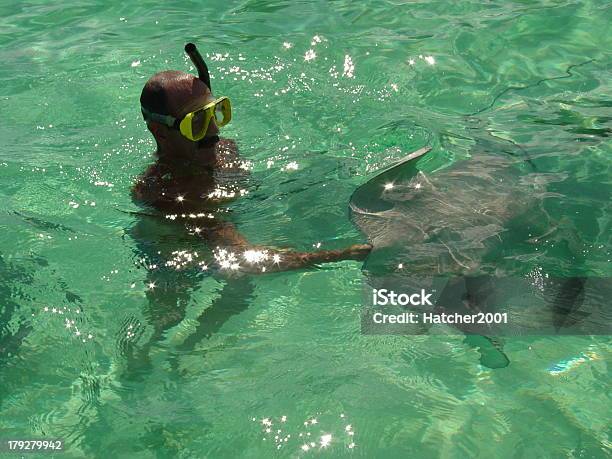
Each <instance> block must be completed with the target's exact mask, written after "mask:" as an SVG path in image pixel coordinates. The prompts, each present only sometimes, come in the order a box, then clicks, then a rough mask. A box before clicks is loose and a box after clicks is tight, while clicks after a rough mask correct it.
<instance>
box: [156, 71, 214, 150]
mask: <svg viewBox="0 0 612 459" xmlns="http://www.w3.org/2000/svg"><path fill="white" fill-rule="evenodd" d="M168 93H169V94H168V98H169V101H168V108H169V111H170V115H172V116H173V117H175V118H176V119H179V120H180V119H183V117H184V116H185V115H186V114H187V113H190V112H192V111H194V110H196V109H198V108H201V107H203V106H204V105H206V104H207V103H209V102H212V101H213V100H214V98H213V96H212V94H211V92H210V90H209V89H208V87H207V86H206V85H205V84H204V83H203V82H202V81H201V80H200V79H199V78H196V77H195V76H193V75H191V78H189V79H185V80H181V81H179V82H177V84H176V85H175V86H173V87H172V88H170V90H169V91H168ZM153 134H154V135H155V137H156V139H157V141H158V143H159V144H160V146H161V147H162V149H163V150H164V152H165V153H166V154H168V155H170V156H171V157H172V158H177V159H179V158H183V159H189V158H194V157H196V156H197V155H201V154H202V153H204V152H205V151H210V149H211V148H213V147H214V143H215V140H216V139H217V135H218V134H219V128H218V127H217V125H216V124H215V123H214V120H211V122H210V124H209V125H208V130H207V131H206V136H205V137H204V138H203V139H202V140H200V141H197V142H194V141H192V140H189V139H187V138H185V137H183V135H182V134H181V133H180V131H178V130H177V129H171V128H168V127H166V126H162V125H156V127H155V130H153Z"/></svg>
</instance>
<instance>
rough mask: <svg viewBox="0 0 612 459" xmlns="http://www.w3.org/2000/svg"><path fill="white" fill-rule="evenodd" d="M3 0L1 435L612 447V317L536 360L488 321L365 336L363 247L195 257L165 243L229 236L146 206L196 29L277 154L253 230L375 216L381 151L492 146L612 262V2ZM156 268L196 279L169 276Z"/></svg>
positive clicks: (211, 451) (562, 452)
mask: <svg viewBox="0 0 612 459" xmlns="http://www.w3.org/2000/svg"><path fill="white" fill-rule="evenodd" d="M0 11H1V12H2V15H1V18H0V45H1V47H0V57H1V61H2V63H3V65H2V66H1V67H0V82H1V84H0V112H1V113H2V123H0V142H1V143H0V145H1V147H0V174H1V177H2V182H1V184H0V198H1V199H0V214H1V215H2V217H1V219H0V227H1V228H2V232H1V233H0V438H1V439H9V438H21V439H26V438H43V437H45V438H62V439H64V441H65V447H66V452H64V453H61V454H60V453H57V454H55V457H125V458H148V457H184V458H187V457H189V458H191V457H198V458H199V457H210V458H218V457H228V458H234V457H253V458H255V457H258V458H259V457H309V456H323V457H365V458H371V457H419V458H430V457H431V458H433V457H442V458H464V457H517V458H518V457H521V458H522V457H526V458H531V457H550V458H559V457H609V455H610V454H611V449H612V443H611V441H612V440H611V439H610V423H609V413H610V407H611V403H610V399H609V393H610V384H609V382H610V373H609V368H608V361H609V358H610V354H611V347H610V340H609V337H605V336H592V337H591V336H582V337H529V338H508V339H506V343H505V352H506V354H507V355H508V357H509V358H510V361H511V364H510V365H509V366H508V367H507V368H504V369H498V370H491V369H487V368H485V367H483V366H481V365H480V364H479V355H478V352H477V351H476V350H475V349H473V348H470V347H468V346H466V345H465V344H464V342H463V338H462V337H461V336H411V337H402V336H363V335H361V333H360V322H359V312H360V310H361V306H362V296H361V295H362V291H361V289H362V272H361V269H360V268H361V264H360V263H358V262H353V261H346V262H341V263H336V264H331V265H326V266H324V267H322V268H321V269H316V270H309V271H299V272H291V273H280V274H271V275H264V276H256V277H244V278H239V279H233V280H227V279H224V278H222V277H218V276H210V275H209V276H197V277H196V276H193V275H192V274H190V273H184V275H183V274H181V273H177V274H175V275H174V276H173V277H172V278H170V279H169V278H167V277H164V276H163V275H162V274H161V272H160V273H159V274H158V272H157V271H156V270H155V268H153V267H151V263H150V262H149V261H148V259H147V260H145V261H143V258H147V256H148V254H150V253H151V252H153V253H156V252H157V251H159V252H160V254H159V255H160V258H161V259H166V260H167V259H169V258H172V257H176V256H177V254H176V253H175V254H173V252H175V251H182V250H184V251H187V252H189V253H192V252H193V251H198V250H201V251H203V252H204V251H205V248H202V247H201V246H200V245H199V244H198V242H197V239H195V238H193V237H190V236H188V235H182V234H176V232H174V230H172V229H168V228H167V227H166V226H165V224H164V223H157V222H152V221H149V220H147V221H143V219H142V218H139V217H138V216H137V215H133V214H129V213H126V212H125V211H135V210H138V209H137V208H136V207H135V206H134V204H132V202H131V200H130V196H129V189H130V186H131V184H132V183H133V181H134V179H135V178H136V176H137V175H138V174H139V173H141V171H142V170H143V169H144V168H145V167H146V165H148V164H149V163H150V162H151V161H152V152H153V149H154V145H153V141H152V138H151V137H150V135H149V133H148V132H147V131H146V127H145V125H144V123H143V121H142V119H141V116H140V113H139V107H138V97H139V95H140V90H141V88H142V85H143V84H144V82H145V81H146V79H147V78H148V77H149V76H151V75H152V74H153V73H155V72H157V71H160V70H164V69H168V68H171V69H180V70H189V69H190V62H189V61H188V59H187V58H186V57H185V56H184V54H183V51H182V49H183V46H184V44H185V43H186V42H187V41H192V40H193V41H195V42H196V43H198V45H199V46H200V48H201V49H202V51H203V52H205V53H206V56H207V57H206V59H207V62H208V64H209V68H210V70H211V73H212V76H213V80H212V83H213V88H214V89H215V92H216V94H217V95H227V96H229V97H230V98H231V99H232V101H233V104H234V119H233V121H232V123H231V124H230V125H229V126H228V127H227V128H225V129H224V131H223V135H224V136H226V137H229V138H233V139H235V140H236V142H237V143H238V145H239V148H240V151H241V154H242V155H243V157H244V158H245V159H246V160H248V161H249V165H250V168H251V181H250V183H249V185H248V186H249V191H250V193H249V194H248V195H247V196H245V197H243V198H241V199H239V200H238V201H236V202H235V203H234V204H232V205H231V206H230V209H231V212H230V214H229V217H228V218H230V219H231V220H232V221H233V222H234V223H235V224H236V225H237V227H238V229H239V230H240V231H241V232H242V233H243V234H244V235H245V236H246V237H247V238H248V239H249V240H251V241H252V242H254V243H257V244H263V245H274V246H286V247H295V248H298V249H301V250H313V245H315V244H318V243H321V247H322V248H339V247H343V246H345V245H347V244H351V243H357V242H362V241H363V236H362V235H361V234H360V233H359V232H358V231H357V230H356V229H355V228H354V227H353V225H352V224H351V222H350V221H349V219H348V217H347V203H348V199H349V197H350V195H351V193H352V191H353V190H354V189H355V188H356V187H357V186H359V185H360V184H361V183H364V181H365V179H366V178H367V177H368V176H369V174H371V172H372V171H374V170H376V169H378V168H380V167H382V166H384V165H385V164H388V163H389V162H390V161H392V160H394V159H398V158H400V157H402V156H403V154H405V153H407V152H409V151H412V150H415V149H417V148H419V147H421V146H423V145H426V144H428V145H431V146H432V147H433V148H434V150H433V154H434V156H433V157H432V158H433V159H431V160H430V162H428V163H427V164H426V165H427V167H429V169H430V170H433V169H435V168H438V167H443V166H444V165H447V164H450V163H451V162H453V161H456V160H459V159H465V158H469V157H470V155H471V152H473V151H476V150H483V149H484V150H486V151H488V152H494V153H498V154H499V155H513V156H521V155H529V157H531V158H532V159H533V161H534V162H535V163H537V165H538V167H539V168H540V170H542V171H543V173H544V174H546V181H547V183H548V184H549V188H550V192H551V193H552V196H553V197H554V198H555V199H552V200H551V201H550V208H549V209H548V211H549V212H551V213H552V214H553V215H555V216H556V217H557V218H558V219H561V220H562V221H563V222H564V224H565V225H569V226H571V227H572V228H575V229H576V230H577V231H578V232H579V233H580V234H581V240H580V241H579V244H580V247H581V250H582V256H583V258H584V266H586V268H585V269H587V271H588V273H587V274H589V275H594V276H608V277H609V276H610V274H611V270H610V260H611V258H612V257H611V254H610V247H611V244H610V236H611V232H610V225H611V218H612V208H611V207H610V202H611V201H610V176H611V175H610V172H611V170H610V169H611V166H610V154H611V153H612V144H611V142H610V135H611V134H612V116H611V107H612V98H611V93H612V91H611V89H612V88H611V86H610V76H611V73H610V70H611V68H610V65H611V55H610V41H611V38H610V37H611V36H612V34H611V30H610V23H612V14H611V11H610V7H609V4H608V3H607V2H604V1H591V2H580V3H577V2H564V1H548V2H538V3H535V2H522V1H516V2H502V1H494V2H487V3H482V2H456V3H448V2H427V3H418V2H415V3H409V2H402V1H387V2H382V1H381V2H351V1H346V0H343V1H300V2H297V1H263V0H250V1H249V0H244V1H223V2H221V1H207V2H181V3H177V4H173V5H170V4H169V5H163V4H161V3H160V2H155V3H152V2H151V3H147V2H138V3H126V2H110V1H109V2H84V1H82V2H62V3H57V4H50V3H48V2H20V3H9V2H3V3H2V4H0ZM143 227H144V229H146V230H147V231H150V232H147V233H145V234H157V235H158V236H157V239H153V238H152V239H151V240H149V241H145V242H144V243H143V240H142V238H141V239H140V242H136V239H135V237H134V234H142V233H139V231H140V230H142V229H143ZM143 246H145V249H143ZM143 250H144V251H145V252H146V253H143ZM147 250H148V252H147ZM179 255H180V254H179ZM568 269H570V268H569V267H568ZM156 276H158V277H156ZM150 282H156V283H157V286H164V285H167V284H168V282H171V283H172V286H173V287H172V288H168V289H167V294H166V295H165V297H164V298H163V300H160V301H159V302H156V301H153V300H151V298H152V296H151V292H150V288H149V283H150ZM156 288H157V287H156ZM160 295H161V296H164V295H163V293H160ZM606 413H607V414H606ZM3 454H7V456H6V457H14V456H13V455H9V454H8V453H3V452H0V455H3ZM2 457H4V456H2Z"/></svg>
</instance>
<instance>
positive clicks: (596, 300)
mask: <svg viewBox="0 0 612 459" xmlns="http://www.w3.org/2000/svg"><path fill="white" fill-rule="evenodd" d="M429 152H430V148H427V147H426V148H422V149H420V150H418V151H415V152H414V153H411V154H410V155H408V156H406V157H405V158H404V159H402V160H401V161H399V162H398V163H397V164H395V165H393V166H391V167H390V168H388V169H387V170H384V171H382V172H380V173H379V174H378V175H377V176H375V177H374V178H373V179H371V180H369V181H368V182H367V183H365V184H364V185H362V186H361V187H359V188H358V189H357V190H356V191H355V192H354V193H353V195H352V196H351V200H350V205H349V211H350V214H351V219H352V221H353V223H354V224H355V225H356V226H357V227H358V228H359V229H360V230H361V231H362V232H363V233H364V234H365V235H366V237H367V238H368V240H369V242H370V243H371V244H372V245H373V250H372V252H371V254H370V255H369V256H368V258H367V259H366V261H365V263H364V266H363V272H364V274H365V279H366V289H387V290H388V291H390V290H393V291H395V292H397V293H400V292H402V293H412V292H418V291H420V289H425V290H426V291H428V292H432V296H433V304H434V305H433V308H432V307H429V309H428V311H429V312H431V311H434V312H436V313H460V314H467V313H470V314H473V313H476V312H484V313H496V312H498V313H499V312H506V313H507V315H508V317H509V323H506V324H497V325H496V324H487V325H474V324H471V325H468V324H462V325H455V328H454V330H455V331H456V332H457V331H458V332H463V333H466V334H467V337H466V341H467V342H468V343H469V344H472V345H473V346H475V347H477V348H479V350H480V352H481V363H483V364H484V365H486V366H488V367H493V368H498V367H504V366H506V365H508V363H509V360H508V358H507V357H506V356H505V354H504V353H503V350H502V348H501V345H500V344H499V343H498V342H496V340H495V339H492V338H485V337H486V336H501V335H509V334H515V335H529V334H531V335H533V334H559V333H564V332H565V333H569V334H576V333H578V334H580V331H578V332H577V331H576V330H578V329H577V328H576V327H583V328H584V327H585V321H586V328H588V327H589V326H591V327H592V326H593V324H594V323H601V322H599V321H601V320H606V319H605V317H603V316H604V315H606V312H605V311H603V310H602V308H603V306H602V305H604V304H605V303H606V301H605V298H603V297H601V294H600V293H598V292H600V290H597V289H590V290H589V292H590V293H589V294H588V295H587V294H586V292H587V290H586V288H585V285H586V284H587V280H588V279H587V278H586V277H582V276H580V275H578V276H568V275H567V274H566V273H567V270H568V267H571V266H572V264H573V265H576V263H577V258H576V256H575V254H576V252H577V251H579V250H578V249H579V247H580V240H579V237H578V235H577V232H575V231H573V230H572V228H571V225H564V224H562V222H558V221H554V220H553V219H552V218H551V217H550V215H549V214H548V213H547V212H546V210H545V206H544V205H543V203H544V200H545V199H546V198H547V197H551V194H550V193H548V192H547V190H546V181H547V180H550V179H551V174H539V173H537V172H535V171H533V170H529V169H530V168H531V166H529V165H528V164H526V162H525V161H523V160H521V159H518V158H515V157H507V156H500V155H495V154H492V153H489V152H487V151H480V152H474V154H473V155H472V157H471V158H469V159H466V160H460V161H456V162H455V163H453V164H452V165H450V166H448V167H446V168H444V169H442V170H439V171H436V172H434V173H431V174H425V173H423V172H422V171H420V170H419V167H418V165H419V162H420V161H421V159H420V158H423V157H424V156H426V155H427V154H428V153H429ZM544 238H545V240H546V244H547V245H546V248H547V249H546V250H544V248H543V245H542V243H543V241H544ZM578 261H579V260H578ZM608 284H609V283H608ZM598 295H599V297H598ZM587 297H588V298H589V302H590V303H591V304H596V305H597V307H596V308H595V309H598V310H597V311H596V313H595V314H593V311H591V312H590V313H588V314H587V313H585V312H584V311H583V310H582V308H581V306H583V303H584V300H585V298H587ZM368 307H369V306H368ZM411 308H413V309H415V307H412V306H411ZM416 309H418V308H416ZM367 310H368V308H366V312H367ZM426 310H427V307H423V308H422V309H421V312H425V311H426ZM598 314H599V315H598ZM366 322H367V321H366ZM366 322H362V326H363V325H364V324H365V325H367V327H368V330H364V331H365V332H370V333H389V332H391V333H394V332H395V333H404V334H406V333H407V334H412V333H423V332H427V330H428V328H429V327H424V325H423V324H417V325H413V326H411V327H407V326H406V325H397V326H396V327H390V326H389V325H388V324H385V325H380V326H378V328H377V326H376V325H375V324H373V323H371V322H367V323H366ZM607 323H610V322H609V320H608V322H607ZM576 324H578V325H576ZM572 326H573V327H574V328H572ZM381 327H382V328H381ZM451 331H452V330H451ZM608 331H609V330H608ZM600 332H602V333H605V332H606V330H600ZM583 333H584V332H583Z"/></svg>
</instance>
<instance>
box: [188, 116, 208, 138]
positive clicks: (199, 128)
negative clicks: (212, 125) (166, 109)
mask: <svg viewBox="0 0 612 459" xmlns="http://www.w3.org/2000/svg"><path fill="white" fill-rule="evenodd" d="M206 118H207V116H206V112H205V111H204V110H198V111H197V112H195V113H194V114H193V118H192V119H191V132H192V133H193V135H194V137H199V136H200V135H202V134H203V132H204V127H205V125H206Z"/></svg>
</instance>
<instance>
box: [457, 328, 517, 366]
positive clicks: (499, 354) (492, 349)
mask: <svg viewBox="0 0 612 459" xmlns="http://www.w3.org/2000/svg"><path fill="white" fill-rule="evenodd" d="M463 342H464V343H466V344H467V345H468V346H470V347H472V348H476V349H477V350H478V352H479V353H480V363H481V365H483V366H485V367H487V368H493V369H495V368H506V367H507V366H508V365H510V359H509V358H508V356H507V355H506V354H504V351H503V345H502V344H501V343H500V342H499V341H497V340H496V339H495V338H489V337H488V336H482V335H466V337H465V339H464V340H463Z"/></svg>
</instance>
